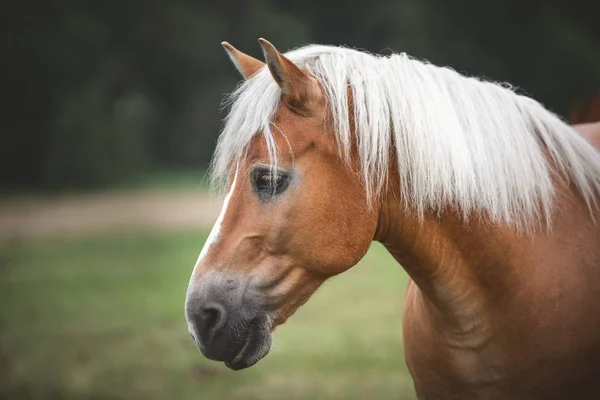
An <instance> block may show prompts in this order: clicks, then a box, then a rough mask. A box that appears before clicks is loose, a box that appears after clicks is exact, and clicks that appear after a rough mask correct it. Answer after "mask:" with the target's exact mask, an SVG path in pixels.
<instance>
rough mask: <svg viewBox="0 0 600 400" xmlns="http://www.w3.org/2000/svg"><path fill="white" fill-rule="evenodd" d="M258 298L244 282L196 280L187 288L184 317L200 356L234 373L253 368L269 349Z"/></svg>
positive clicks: (265, 318) (269, 337) (268, 332)
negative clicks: (221, 363)
mask: <svg viewBox="0 0 600 400" xmlns="http://www.w3.org/2000/svg"><path fill="white" fill-rule="evenodd" d="M260 297H261V296H260V294H259V293H254V292H253V291H252V290H249V288H248V287H247V283H246V282H241V281H240V280H238V279H233V278H224V279H215V276H212V277H211V278H210V279H198V281H197V282H194V283H193V284H192V283H191V284H190V287H189V288H188V293H187V298H186V304H185V315H186V318H187V321H188V329H189V331H190V334H191V335H192V338H194V341H195V342H196V343H197V345H198V347H199V348H200V351H201V352H202V354H203V355H204V356H205V357H206V358H208V359H210V360H214V361H223V362H225V365H226V366H227V367H229V368H231V369H233V370H240V369H243V368H247V367H250V366H252V365H254V364H256V363H257V362H258V361H259V360H260V359H262V358H263V357H264V356H265V355H267V353H268V352H269V349H270V347H271V335H270V328H269V319H268V317H267V314H266V313H265V312H264V311H262V307H260Z"/></svg>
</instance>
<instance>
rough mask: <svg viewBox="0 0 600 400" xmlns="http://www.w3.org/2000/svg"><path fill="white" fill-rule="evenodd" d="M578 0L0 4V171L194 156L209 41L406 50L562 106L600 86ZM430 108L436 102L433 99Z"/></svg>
mask: <svg viewBox="0 0 600 400" xmlns="http://www.w3.org/2000/svg"><path fill="white" fill-rule="evenodd" d="M599 17H600V2H598V1H595V2H594V1H588V0H545V1H523V0H494V1H481V0H455V1H446V0H412V1H405V0H380V1H361V2H354V1H344V0H329V1H327V0H304V1H298V2H289V1H284V0H256V1H239V0H204V1H192V0H170V1H163V0H119V1H115V0H105V1H87V2H80V1H74V0H32V1H26V0H25V1H21V2H13V3H12V5H11V6H10V7H7V6H5V7H4V12H3V14H2V17H1V19H2V26H3V29H4V30H5V32H3V34H2V39H1V40H2V45H3V46H2V49H3V52H2V63H1V64H0V65H1V66H0V72H1V76H2V81H3V84H2V93H3V95H4V97H5V101H4V102H3V103H4V106H3V117H2V119H1V120H0V127H1V129H2V135H3V136H2V138H3V139H2V145H1V146H0V171H1V180H2V183H3V185H6V186H8V187H12V188H17V187H18V188H24V187H30V188H31V187H37V188H66V187H77V186H91V185H103V184H107V183H110V182H113V181H115V180H118V179H122V178H124V177H127V176H129V175H131V174H132V173H138V172H141V171H144V170H147V169H149V168H167V167H202V168H203V167H204V166H205V165H206V164H207V162H208V160H209V157H210V154H211V152H212V150H213V147H214V142H215V139H216V137H217V134H218V131H219V128H220V125H221V118H222V117H223V113H221V114H219V109H218V107H219V102H220V100H221V98H222V96H223V94H224V93H227V92H230V91H231V90H232V89H233V88H234V87H235V84H236V82H237V80H238V76H237V75H236V73H235V70H234V69H233V67H231V66H230V65H229V60H228V59H227V57H226V56H225V55H224V53H223V51H222V49H221V47H220V45H219V43H220V42H221V41H222V40H228V41H230V42H231V43H232V44H234V45H235V46H236V47H238V48H240V49H242V50H243V51H246V52H248V53H250V54H252V55H254V56H256V57H259V56H260V50H259V46H258V44H257V42H256V39H257V38H258V37H261V36H263V37H266V38H268V39H269V40H271V41H272V42H273V43H274V44H275V45H276V46H277V47H278V48H279V49H281V50H285V49H290V48H292V47H297V46H300V45H303V44H306V43H309V42H318V43H328V44H336V45H347V46H352V47H357V48H362V49H366V50H369V51H372V52H378V53H386V52H390V51H405V52H407V53H409V54H411V55H413V56H415V57H418V58H425V59H429V60H430V61H432V62H434V63H436V64H443V65H450V66H452V67H453V68H455V69H457V70H459V71H460V72H463V73H466V74H470V75H482V76H486V77H489V78H492V79H494V80H502V81H508V82H510V83H512V84H514V85H515V86H517V87H519V88H520V90H521V91H522V92H524V93H527V94H529V95H531V96H533V97H535V98H536V99H538V100H540V101H542V102H543V103H544V104H546V105H547V106H548V107H549V108H551V109H552V110H554V111H556V112H558V113H559V114H561V115H563V116H565V115H567V113H568V111H569V108H570V107H571V106H572V105H573V104H574V103H576V102H577V101H581V100H584V99H586V98H587V97H588V96H590V95H591V94H592V93H594V92H596V91H597V90H598V89H600V23H598V18H599ZM432 112H435V110H432Z"/></svg>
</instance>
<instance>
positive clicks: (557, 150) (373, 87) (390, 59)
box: [212, 45, 600, 226]
mask: <svg viewBox="0 0 600 400" xmlns="http://www.w3.org/2000/svg"><path fill="white" fill-rule="evenodd" d="M285 55H286V56H287V57H288V58H289V59H291V60H292V61H293V62H294V63H296V64H297V65H298V66H299V67H300V68H303V69H305V70H306V71H307V72H309V73H310V74H312V75H313V76H315V77H316V78H317V79H318V80H319V81H320V83H321V84H322V86H323V88H324V89H325V92H326V96H327V99H328V104H329V107H330V112H331V115H332V121H331V123H332V124H333V131H334V132H335V135H336V139H337V141H338V143H339V147H340V154H341V156H342V157H345V158H346V159H348V156H349V152H350V148H351V144H352V140H354V139H353V138H356V139H355V140H357V141H358V143H357V150H358V157H359V160H360V169H361V173H362V175H363V178H364V181H365V187H366V191H367V195H368V198H369V199H370V200H371V201H373V200H375V199H376V198H377V197H378V196H379V195H380V194H381V191H382V189H383V188H384V186H385V185H386V182H387V179H388V171H389V169H390V166H391V165H390V164H391V163H392V162H394V161H396V162H397V163H398V171H399V173H400V185H401V190H402V193H403V196H404V198H406V199H408V200H409V204H410V207H411V208H412V209H414V210H415V211H416V212H417V213H419V214H421V215H422V214H423V213H424V212H426V211H432V210H433V211H435V210H440V209H441V208H443V207H446V206H451V207H456V208H457V209H458V210H460V211H461V212H462V213H463V215H465V216H467V215H469V214H471V213H473V212H480V213H485V214H487V215H488V216H489V217H490V218H491V219H492V220H494V221H504V222H507V223H515V224H517V225H519V226H522V225H528V224H529V223H531V222H533V221H535V220H537V219H538V218H539V217H543V218H545V219H546V221H547V222H549V221H550V216H551V214H552V205H553V198H554V191H555V187H554V179H555V178H556V176H562V177H564V178H566V179H569V180H570V181H571V182H573V183H574V184H575V186H576V187H577V188H578V190H579V191H580V192H581V195H582V196H583V198H584V199H585V200H586V201H587V202H588V205H590V206H593V205H595V199H596V196H597V195H598V193H600V154H599V153H598V152H596V150H595V149H594V148H593V147H592V146H591V145H590V144H588V143H587V142H586V141H585V140H584V139H582V138H581V137H580V136H579V135H577V134H576V133H575V132H574V131H573V130H572V128H570V127H569V126H568V125H566V124H565V123H563V122H562V121H561V119H560V118H558V117H557V116H556V115H554V114H552V113H551V112H549V111H547V110H546V109H545V108H544V107H543V106H542V105H540V104H539V103H538V102H536V101H535V100H532V99H530V98H528V97H525V96H521V95H518V94H517V93H515V92H514V91H513V90H511V89H510V88H508V87H504V86H502V85H499V84H496V83H493V82H487V81H482V80H480V79H476V78H470V77H465V76H463V75H461V74H459V73H457V72H456V71H454V70H452V69H449V68H443V67H437V66H434V65H431V64H428V63H426V62H422V61H419V60H415V59H413V58H410V57H409V56H407V55H406V54H393V55H391V56H376V55H372V54H368V53H365V52H360V51H356V50H352V49H348V48H343V47H332V46H318V45H310V46H306V47H302V48H300V49H297V50H294V51H291V52H288V53H286V54H285ZM348 89H350V92H351V96H352V101H351V103H350V102H349V94H348V93H349V90H348ZM280 96H281V93H280V89H279V88H278V86H277V84H276V83H275V81H274V80H273V78H272V77H271V75H270V74H269V71H268V69H267V68H263V69H262V70H260V71H259V72H258V73H256V74H255V75H254V76H253V77H252V78H250V79H248V80H246V81H245V82H244V83H242V84H241V86H240V87H239V88H238V89H237V90H236V91H235V92H234V93H233V94H232V95H231V96H230V98H229V102H230V104H231V111H230V113H229V115H228V117H227V119H226V121H225V126H224V130H223V132H222V134H221V136H220V138H219V142H218V145H217V150H216V153H215V156H214V159H213V164H212V174H213V179H215V180H216V181H222V180H223V179H226V177H227V176H228V173H229V172H231V171H229V169H230V168H231V167H232V165H233V166H235V163H236V161H237V160H239V159H240V158H242V157H244V154H245V150H246V149H247V146H248V145H249V143H250V141H251V140H252V139H253V137H254V136H255V135H257V134H258V133H259V132H262V133H263V135H264V138H265V140H266V143H267V145H268V148H269V153H270V155H271V158H272V162H273V163H276V159H277V149H276V148H275V144H274V143H275V142H274V137H273V131H274V130H277V127H276V126H274V124H273V118H274V115H275V113H276V110H277V107H278V105H279V102H280ZM349 104H352V105H353V109H349ZM351 119H353V120H354V122H355V130H356V132H355V134H354V132H351ZM282 133H284V132H282Z"/></svg>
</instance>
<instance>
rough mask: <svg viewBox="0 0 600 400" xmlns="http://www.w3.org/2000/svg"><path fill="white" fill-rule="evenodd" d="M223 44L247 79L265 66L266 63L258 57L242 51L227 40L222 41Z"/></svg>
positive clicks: (236, 66)
mask: <svg viewBox="0 0 600 400" xmlns="http://www.w3.org/2000/svg"><path fill="white" fill-rule="evenodd" d="M221 46H223V48H224V49H225V52H226V53H227V55H228V56H229V58H230V59H231V62H233V65H235V68H237V70H238V71H239V72H240V74H242V76H243V77H244V78H245V79H248V78H250V77H251V76H252V75H254V74H255V73H256V71H258V70H259V69H261V68H262V67H264V66H265V63H264V62H262V61H260V60H257V59H256V58H254V57H252V56H249V55H248V54H245V53H242V52H241V51H239V50H238V49H236V48H235V47H233V46H232V45H230V44H229V43H227V42H221Z"/></svg>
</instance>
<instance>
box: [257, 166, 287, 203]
mask: <svg viewBox="0 0 600 400" xmlns="http://www.w3.org/2000/svg"><path fill="white" fill-rule="evenodd" d="M251 179H252V187H253V188H254V190H255V191H256V193H257V194H258V195H259V196H260V197H261V198H263V199H269V198H271V197H273V196H276V195H279V194H282V193H283V192H285V190H286V189H287V188H288V186H289V185H290V175H289V174H287V173H285V172H282V171H278V170H272V169H270V168H268V167H257V168H254V169H253V170H252V173H251Z"/></svg>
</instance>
